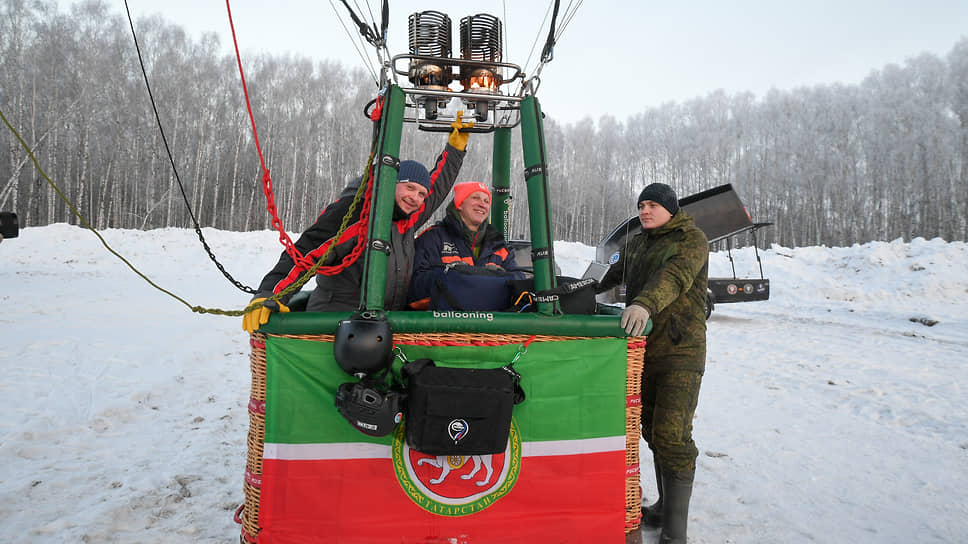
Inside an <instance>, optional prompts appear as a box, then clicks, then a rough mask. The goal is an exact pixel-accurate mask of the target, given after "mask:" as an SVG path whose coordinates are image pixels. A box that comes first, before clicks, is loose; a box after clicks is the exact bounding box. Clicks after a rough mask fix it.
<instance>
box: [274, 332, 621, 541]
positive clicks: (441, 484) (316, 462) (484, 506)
mask: <svg viewBox="0 0 968 544" xmlns="http://www.w3.org/2000/svg"><path fill="white" fill-rule="evenodd" d="M400 347H401V348H402V349H403V351H404V353H405V354H406V356H407V358H408V359H410V360H415V359H419V358H424V357H426V358H430V359H433V360H434V361H435V362H436V363H437V364H438V365H440V366H454V367H467V368H495V367H500V366H503V365H506V364H507V363H509V362H511V361H512V360H513V359H514V357H515V355H516V354H517V353H518V350H519V349H520V348H521V344H508V345H500V346H424V345H400ZM626 349H627V342H626V340H625V339H624V338H610V339H584V340H560V341H552V342H532V343H531V344H529V345H528V347H527V351H526V353H525V354H524V355H523V356H521V357H520V358H519V359H518V360H517V361H516V362H515V364H514V368H515V369H516V370H517V371H518V372H519V373H520V374H521V376H522V381H521V384H522V387H523V388H524V390H525V392H526V396H527V398H526V400H525V401H524V402H523V403H521V404H519V405H517V406H515V407H514V416H513V420H512V428H511V433H510V434H511V436H510V439H509V440H508V448H507V449H506V450H505V452H504V453H502V454H495V455H484V456H471V457H464V456H449V457H446V456H440V457H437V456H430V455H425V454H423V453H419V452H416V451H413V450H410V449H409V448H408V447H407V445H406V442H405V440H404V439H403V425H406V420H404V422H403V424H402V425H400V426H398V427H397V429H396V431H395V432H394V433H393V434H392V435H390V436H386V437H371V436H367V435H365V434H362V433H360V432H358V431H357V430H356V429H355V428H354V427H352V426H351V425H350V424H349V423H348V422H346V420H345V419H343V417H342V416H341V415H340V414H339V413H338V412H337V410H336V408H335V405H334V393H335V391H336V389H337V387H338V386H339V385H340V384H342V383H345V382H350V381H355V380H354V378H352V377H350V376H349V375H347V374H345V373H344V372H343V371H342V370H341V369H340V368H339V366H338V365H337V364H336V362H335V360H334V359H333V349H332V344H331V343H325V342H316V341H311V340H305V339H295V338H283V337H274V336H270V337H269V338H268V339H267V342H266V413H265V439H264V448H263V474H262V477H261V492H260V499H259V526H260V527H261V531H260V533H259V535H258V541H259V542H264V543H303V542H305V543H310V542H327V543H347V544H357V543H359V544H363V543H366V544H369V543H381V544H382V543H394V544H397V543H399V544H411V543H413V544H416V543H421V544H430V543H441V544H443V543H448V544H451V543H453V544H480V543H501V544H509V543H522V544H524V543H527V544H532V543H535V542H542V543H544V542H554V543H585V542H596V543H597V542H616V543H617V542H620V541H621V542H624V538H625V533H624V524H625V476H626V458H625V407H626V386H625V380H626Z"/></svg>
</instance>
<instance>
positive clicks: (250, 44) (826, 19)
mask: <svg viewBox="0 0 968 544" xmlns="http://www.w3.org/2000/svg"><path fill="white" fill-rule="evenodd" d="M70 3H71V2H69V1H67V0H61V4H62V5H67V4H70ZM369 3H370V5H372V6H373V11H372V16H373V17H376V18H377V20H379V6H380V3H379V0H369ZM506 4H507V5H506V6H505V2H502V1H501V0H479V1H475V2H461V1H451V2H440V1H436V0H429V1H414V0H395V1H394V0H390V29H389V36H388V41H389V45H390V53H391V55H396V54H401V53H406V52H407V17H408V16H409V15H410V14H411V13H414V12H417V11H424V10H430V9H433V10H438V11H443V12H445V13H447V14H448V15H449V16H450V18H451V20H452V21H453V36H454V41H455V45H454V49H455V51H459V46H458V45H457V44H456V41H457V36H458V27H459V21H460V19H461V18H462V17H464V16H467V15H472V14H476V13H490V14H493V15H496V16H498V17H501V18H502V19H503V20H504V21H505V34H506V39H507V49H506V51H505V56H504V61H505V62H510V63H514V64H518V65H521V66H522V67H524V68H527V69H528V70H527V71H528V72H533V70H534V68H535V65H536V63H537V57H538V55H539V53H540V49H541V45H542V44H543V41H544V38H545V36H547V23H545V16H546V14H547V12H548V8H549V6H550V5H551V4H552V2H551V1H550V0H548V1H546V0H514V1H507V2H506ZM230 5H231V8H232V17H233V20H234V22H235V29H236V33H237V37H238V40H239V46H240V48H241V49H242V51H243V53H253V52H256V51H261V50H267V51H270V52H273V53H285V52H291V53H294V54H299V55H304V56H310V57H313V58H317V59H322V58H332V59H338V60H341V61H343V62H344V63H346V64H348V65H351V66H354V67H363V66H364V64H363V61H362V60H361V58H360V56H359V54H358V53H357V52H356V50H355V49H354V48H353V45H352V42H351V41H350V38H349V37H348V35H347V33H346V31H345V30H344V29H343V27H342V26H341V24H340V19H339V18H337V14H336V13H337V11H338V13H339V16H340V18H341V19H342V20H344V21H348V17H346V13H347V12H346V9H345V7H344V6H343V5H342V2H340V1H339V0H334V1H333V2H325V1H321V0H276V1H275V2H272V3H271V4H270V3H268V2H264V1H261V0H231V3H230ZM270 5H271V7H270ZM350 5H351V6H358V7H359V9H360V10H361V11H365V12H366V15H365V17H366V18H367V19H370V18H371V15H370V13H369V11H368V10H367V7H366V0H355V1H353V0H351V1H350ZM568 5H569V1H568V0H563V1H562V2H561V12H564V11H565V9H566V7H567V6H568ZM128 6H129V7H130V9H131V12H132V15H133V16H134V17H135V19H136V21H137V18H138V17H140V16H143V15H146V14H150V13H155V14H160V15H162V16H163V17H164V18H166V19H167V20H169V21H170V22H172V23H175V24H177V25H179V26H182V27H183V28H185V29H186V30H187V31H188V32H190V33H191V34H192V35H193V36H198V35H200V34H201V33H202V32H215V33H217V34H219V35H220V36H221V42H222V45H223V47H224V48H225V50H226V52H228V51H230V50H231V47H232V38H231V33H230V29H229V23H228V18H227V12H226V4H225V2H223V1H221V0H167V1H166V2H164V3H159V2H157V1H156V0H128ZM334 6H335V10H336V11H334ZM573 7H574V6H572V8H573ZM118 9H120V10H121V12H122V13H123V10H124V5H123V4H121V5H120V7H119V8H118ZM354 9H356V8H354ZM505 14H506V16H505ZM560 19H561V14H559V27H560V23H561V21H560ZM543 23H544V26H542V24H543ZM348 28H349V30H350V31H351V32H353V33H354V34H355V33H356V30H355V28H354V27H352V26H349V27H348ZM539 34H540V37H539ZM961 38H968V0H839V1H835V0H809V1H792V0H735V1H733V2H722V1H721V0H693V1H683V2H669V1H667V0H664V1H653V0H599V1H595V0H589V1H587V2H582V3H581V4H580V7H579V8H578V11H577V15H576V16H575V17H574V18H573V19H572V20H571V22H570V24H568V26H567V27H565V29H564V31H563V34H562V35H561V38H560V41H559V43H558V45H557V47H556V48H555V56H554V60H553V61H552V62H551V63H549V64H548V65H547V66H545V67H544V69H543V71H542V73H541V76H542V77H541V79H542V84H541V87H540V88H539V90H538V93H537V96H538V98H539V99H540V101H541V104H542V108H543V110H544V111H545V113H546V114H548V115H551V116H552V117H554V118H556V119H559V120H561V121H565V122H573V121H577V120H579V119H581V118H583V117H586V116H590V117H592V118H593V119H597V118H598V117H599V116H601V115H605V114H611V115H614V116H616V117H617V118H618V119H619V120H624V119H625V117H626V116H627V114H629V113H635V112H639V111H643V110H645V109H646V108H648V107H652V106H658V105H660V104H662V103H665V102H670V101H674V102H685V101H688V100H689V99H691V98H696V97H701V96H705V95H707V94H708V93H710V92H712V91H714V90H716V89H724V90H725V91H726V92H727V93H730V94H732V93H737V92H741V91H751V92H753V93H754V94H755V95H756V96H757V97H763V96H764V95H765V94H766V92H767V91H768V90H769V89H770V88H773V87H775V88H778V89H782V90H788V89H792V88H795V87H800V86H813V85H817V84H831V83H835V82H840V83H846V84H856V83H860V82H861V81H863V79H864V78H865V77H866V76H867V75H869V74H870V73H871V72H872V71H873V70H876V69H880V68H882V67H883V66H884V65H886V64H889V63H896V64H903V63H904V62H905V61H906V60H907V59H910V58H913V57H916V56H917V55H919V54H920V53H923V52H930V53H933V54H935V55H938V56H941V57H943V56H945V55H946V54H947V53H948V52H949V51H950V50H951V49H952V47H953V46H954V44H955V43H956V42H957V41H958V40H959V39H961ZM536 39H537V42H538V43H537V45H536V47H535V50H534V52H533V53H531V51H532V44H534V43H535V41H536ZM142 47H145V48H148V47H151V44H150V43H147V44H144V43H143V44H142ZM367 47H369V46H367ZM371 50H372V49H370V51H371ZM368 52H369V51H368ZM455 54H456V53H455ZM529 54H530V61H529ZM370 58H374V57H373V56H372V55H370ZM244 60H245V59H244V57H243V61H244ZM574 74H580V75H579V76H578V77H575V75H574ZM402 84H405V85H406V82H405V81H404V82H402ZM375 88H376V86H375V84H374V89H375Z"/></svg>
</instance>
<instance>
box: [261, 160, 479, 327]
mask: <svg viewBox="0 0 968 544" xmlns="http://www.w3.org/2000/svg"><path fill="white" fill-rule="evenodd" d="M463 161H464V152H463V151H460V150H458V149H456V148H454V147H452V146H451V145H449V144H448V145H447V146H446V147H445V148H444V151H443V153H441V154H440V156H439V157H438V158H437V162H436V165H435V166H434V168H433V169H432V170H431V171H430V183H431V187H430V191H429V193H428V195H427V198H426V200H424V203H423V205H422V206H421V208H420V209H419V210H417V211H416V212H414V213H412V214H410V215H409V216H407V217H404V218H400V219H396V220H395V221H393V225H392V226H391V228H390V254H389V255H388V257H387V271H386V294H385V298H384V307H383V309H385V310H400V309H403V308H404V307H405V305H406V302H407V287H408V284H409V283H410V276H411V273H412V270H413V257H414V233H415V232H416V230H417V229H418V228H420V226H422V225H423V224H424V223H426V222H427V220H429V219H430V216H431V215H433V213H434V211H435V210H436V209H437V208H438V207H439V206H440V205H441V204H442V203H443V202H444V199H446V198H447V195H448V193H450V189H451V187H453V185H454V181H455V180H456V179H457V174H458V173H459V172H460V167H461V164H462V163H463ZM359 183H360V179H356V180H354V181H353V182H351V183H350V184H349V185H348V186H347V187H346V188H345V189H344V190H343V192H342V193H341V194H340V196H339V198H338V199H337V200H336V202H333V203H332V204H330V205H329V206H327V207H326V209H325V210H323V213H321V214H320V215H319V217H318V218H317V219H316V222H315V223H314V224H313V225H312V226H311V227H309V228H308V229H306V231H305V232H303V233H302V235H301V236H300V237H299V239H298V240H296V242H295V246H296V249H298V250H299V252H300V253H301V254H302V255H305V256H307V257H312V260H313V263H315V262H316V260H317V259H319V258H320V257H321V256H322V255H323V254H325V253H326V250H327V249H328V248H329V245H330V244H332V243H334V242H335V244H336V247H335V248H334V249H333V251H332V252H331V253H330V255H329V257H327V259H326V262H325V263H324V264H323V266H327V267H328V266H334V265H337V264H339V263H341V262H342V261H343V259H344V258H345V257H346V256H347V255H349V254H350V253H351V252H352V250H353V248H354V247H356V245H357V238H358V235H359V233H360V232H361V230H362V229H364V228H365V227H366V225H362V224H361V222H360V206H357V210H356V211H355V213H354V215H353V217H352V218H351V219H350V221H349V224H348V227H347V229H346V231H344V233H343V236H342V237H341V238H340V239H339V240H333V237H334V236H335V235H336V233H337V232H338V231H339V227H340V225H341V224H342V222H343V217H344V216H345V215H346V213H347V212H348V211H349V208H350V205H351V204H352V202H353V198H354V196H355V195H356V191H357V189H358V188H359ZM364 258H365V257H364V256H362V255H361V256H360V257H359V258H358V259H356V261H355V262H353V264H351V265H349V266H348V267H346V268H345V269H344V270H342V271H341V272H339V273H338V274H335V275H325V274H323V273H317V275H316V289H314V290H313V292H312V294H311V295H310V297H309V303H308V305H307V307H306V310H307V311H311V312H333V311H354V310H356V309H358V308H359V305H360V285H361V284H362V280H363V263H364ZM308 269H309V267H308V266H303V265H300V264H297V263H295V262H294V261H293V260H292V258H291V257H290V256H289V254H288V253H286V252H285V251H284V252H282V255H280V257H279V262H278V263H276V265H275V266H274V267H273V268H272V270H270V271H269V273H268V274H266V276H265V278H263V280H262V283H260V284H259V294H257V295H256V297H266V296H270V295H271V294H274V293H278V292H280V291H282V290H283V289H285V288H286V287H288V286H290V285H292V284H293V283H294V282H295V281H296V280H298V279H299V278H300V277H301V276H302V275H303V274H304V273H305V272H306V270H308ZM291 295H292V294H290V295H289V296H287V297H284V298H282V299H281V301H282V302H283V303H287V302H288V301H289V298H290V297H291Z"/></svg>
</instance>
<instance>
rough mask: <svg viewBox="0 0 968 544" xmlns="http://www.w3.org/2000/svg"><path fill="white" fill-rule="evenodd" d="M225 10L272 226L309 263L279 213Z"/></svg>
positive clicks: (232, 25)
mask: <svg viewBox="0 0 968 544" xmlns="http://www.w3.org/2000/svg"><path fill="white" fill-rule="evenodd" d="M225 10H226V11H227V12H228V18H229V28H231V30H232V44H233V45H234V46H235V60H236V62H237V63H238V66H239V78H240V79H241V80H242V93H243V94H244V95H245V106H246V109H247V110H248V114H249V121H251V123H252V139H253V141H254V142H255V150H256V151H257V152H258V154H259V164H260V165H261V166H262V193H263V194H264V195H265V197H266V211H268V212H269V215H270V216H271V218H272V220H271V223H272V226H273V227H274V228H275V229H276V231H278V232H279V242H280V243H282V245H283V246H284V247H285V249H286V253H287V254H288V255H289V256H290V257H291V258H292V260H293V262H296V263H307V262H309V259H307V258H306V257H305V256H303V255H302V254H301V253H300V252H299V250H298V249H297V248H296V246H295V244H293V243H292V238H290V237H289V233H287V232H286V229H285V228H284V227H283V224H282V220H281V219H279V214H278V211H277V210H276V202H275V195H273V192H272V176H271V175H269V169H268V168H267V167H266V161H265V158H264V157H263V156H262V146H261V145H260V144H259V132H258V131H257V130H256V126H255V115H254V114H253V113H252V104H251V102H250V101H249V87H248V85H246V83H245V72H244V71H243V70H242V54H241V53H240V52H239V42H238V40H237V39H236V37H235V23H234V22H233V21H232V6H231V5H229V0H225ZM307 266H308V265H307Z"/></svg>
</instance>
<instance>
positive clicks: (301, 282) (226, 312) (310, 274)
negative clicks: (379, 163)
mask: <svg viewBox="0 0 968 544" xmlns="http://www.w3.org/2000/svg"><path fill="white" fill-rule="evenodd" d="M0 119H3V123H4V124H5V125H7V128H9V129H10V132H13V135H14V136H15V137H16V138H17V140H18V141H19V142H20V145H21V146H22V147H23V148H24V150H25V151H26V152H27V155H28V156H29V157H30V160H31V161H32V162H33V163H34V167H35V168H36V169H37V172H39V173H40V175H41V176H42V177H43V178H44V180H45V181H47V184H48V185H50V186H51V188H53V189H54V191H55V192H56V193H57V196H59V197H60V198H61V200H63V201H64V203H65V204H67V207H68V208H70V210H71V212H72V213H73V214H74V215H75V216H76V217H77V219H78V220H79V221H80V222H81V224H83V225H84V226H85V227H86V228H87V229H88V230H90V231H91V232H93V233H94V235H95V236H97V237H98V239H99V240H100V241H101V244H103V245H104V247H105V248H107V250H108V251H110V252H111V253H112V254H114V256H115V257H117V258H118V259H121V262H123V263H124V264H126V265H127V266H128V268H130V269H131V270H132V271H134V273H135V274H137V275H139V276H141V278H142V279H143V280H145V281H146V282H148V284H149V285H151V286H152V287H154V288H155V289H157V290H159V291H161V292H162V293H165V294H167V295H168V296H170V297H172V298H174V299H175V300H177V301H178V302H181V303H182V304H184V305H185V306H187V307H188V308H189V309H190V310H191V311H193V312H195V313H199V314H215V315H225V316H232V317H237V316H240V315H244V314H245V313H246V312H249V311H251V310H254V309H256V308H259V307H260V306H262V305H263V302H257V303H252V304H249V305H248V306H247V307H246V308H245V309H244V310H222V309H219V308H205V307H203V306H192V305H191V304H189V303H188V302H187V301H185V300H184V299H182V298H181V297H179V296H178V295H176V294H174V293H172V292H171V291H168V290H167V289H165V288H163V287H161V286H159V285H158V284H156V283H155V282H153V281H151V279H150V278H148V276H145V275H144V274H142V273H141V271H139V270H138V269H137V268H135V266H134V265H133V264H131V263H130V262H128V260H127V259H125V258H124V256H122V255H121V254H120V253H118V252H117V251H115V250H114V248H112V247H111V246H110V245H109V244H108V243H107V241H106V240H105V239H104V237H103V236H101V233H100V232H98V231H97V229H95V228H94V227H92V226H91V225H90V223H88V222H87V220H86V219H85V218H84V216H83V215H81V212H79V211H77V208H75V207H74V204H73V203H72V202H71V200H70V199H69V198H67V196H65V195H64V193H63V192H61V190H60V188H59V187H57V185H56V184H55V183H54V182H53V181H52V180H51V179H50V177H49V176H48V175H47V173H46V172H44V169H43V168H41V166H40V162H38V161H37V157H36V156H34V153H33V151H31V149H30V146H28V145H27V142H25V141H24V139H23V138H22V137H21V136H20V133H19V132H17V129H15V128H14V127H13V125H11V124H10V121H8V120H7V116H5V115H4V114H3V110H0ZM372 164H373V155H372V154H371V155H370V158H369V160H368V161H367V164H366V166H367V172H369V170H370V166H371V165H372ZM365 188H366V174H364V180H363V182H361V183H360V188H359V189H358V190H357V192H356V198H354V200H353V203H352V204H351V205H350V209H349V212H347V214H346V216H344V217H343V223H342V224H341V225H340V230H339V232H337V233H336V239H337V240H338V239H339V236H340V235H342V233H343V231H344V230H346V227H347V224H348V223H349V219H350V216H352V214H353V211H354V210H355V209H356V206H357V203H358V202H359V201H360V200H361V198H362V195H363V194H365V192H366V190H365ZM335 246H336V244H335V243H334V244H330V247H329V248H328V249H327V250H326V253H325V254H324V255H323V257H322V258H320V259H319V260H318V261H317V262H316V264H315V265H314V266H313V267H312V268H310V269H309V270H308V271H307V272H306V273H305V274H303V275H302V277H300V278H299V279H298V280H297V281H296V282H295V283H294V284H292V285H291V286H289V287H288V288H286V289H285V290H283V291H280V292H279V293H277V294H275V295H273V296H272V297H271V299H270V300H278V299H279V298H280V297H282V296H285V295H287V294H289V293H291V292H293V291H295V290H297V289H299V288H300V287H302V286H303V285H304V284H305V283H306V282H307V281H309V279H310V278H312V277H313V275H315V274H316V270H318V269H319V267H320V266H321V265H322V263H323V261H324V260H325V259H326V257H327V256H329V253H330V252H331V251H332V250H333V247H335Z"/></svg>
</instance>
